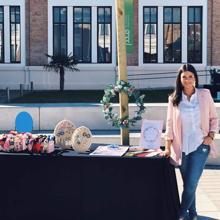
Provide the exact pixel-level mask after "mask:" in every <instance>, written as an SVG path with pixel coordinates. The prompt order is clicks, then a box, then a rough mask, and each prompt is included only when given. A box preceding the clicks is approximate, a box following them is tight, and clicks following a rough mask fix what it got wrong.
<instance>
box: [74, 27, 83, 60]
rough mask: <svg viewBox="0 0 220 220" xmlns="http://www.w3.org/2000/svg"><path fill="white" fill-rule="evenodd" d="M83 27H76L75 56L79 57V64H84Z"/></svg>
mask: <svg viewBox="0 0 220 220" xmlns="http://www.w3.org/2000/svg"><path fill="white" fill-rule="evenodd" d="M81 39H82V25H81V24H75V25H74V39H73V40H74V55H75V56H76V57H77V59H78V61H79V62H82V43H81Z"/></svg>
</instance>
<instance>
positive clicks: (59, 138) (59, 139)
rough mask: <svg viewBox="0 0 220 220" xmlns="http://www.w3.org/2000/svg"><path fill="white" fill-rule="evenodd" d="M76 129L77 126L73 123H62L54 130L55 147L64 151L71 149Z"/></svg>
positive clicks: (66, 121)
mask: <svg viewBox="0 0 220 220" xmlns="http://www.w3.org/2000/svg"><path fill="white" fill-rule="evenodd" d="M75 129H76V126H75V125H74V124H73V123H72V122H71V121H69V120H62V121H60V122H59V123H58V124H57V125H56V127H55V129H54V136H55V145H56V146H58V147H61V148H63V149H70V148H71V137H72V135H73V132H74V131H75Z"/></svg>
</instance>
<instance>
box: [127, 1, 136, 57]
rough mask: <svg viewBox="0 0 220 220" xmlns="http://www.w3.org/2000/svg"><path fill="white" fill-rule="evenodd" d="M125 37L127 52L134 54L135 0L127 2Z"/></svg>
mask: <svg viewBox="0 0 220 220" xmlns="http://www.w3.org/2000/svg"><path fill="white" fill-rule="evenodd" d="M125 36H126V51H127V53H132V52H133V46H134V3H133V0H125Z"/></svg>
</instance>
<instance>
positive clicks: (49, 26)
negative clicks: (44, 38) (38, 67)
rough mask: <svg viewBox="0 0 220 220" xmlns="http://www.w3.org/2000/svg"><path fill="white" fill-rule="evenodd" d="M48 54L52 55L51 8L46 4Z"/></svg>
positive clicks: (49, 4)
mask: <svg viewBox="0 0 220 220" xmlns="http://www.w3.org/2000/svg"><path fill="white" fill-rule="evenodd" d="M47 34H48V54H49V55H52V54H53V6H52V5H51V3H50V2H48V31H47Z"/></svg>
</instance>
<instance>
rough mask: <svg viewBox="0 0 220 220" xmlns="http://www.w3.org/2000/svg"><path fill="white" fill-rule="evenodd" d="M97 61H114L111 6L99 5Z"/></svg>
mask: <svg viewBox="0 0 220 220" xmlns="http://www.w3.org/2000/svg"><path fill="white" fill-rule="evenodd" d="M97 22H98V24H97V26H98V27H97V38H98V40H97V41H98V42H97V54H98V55H97V61H98V63H111V62H112V10H111V7H98V13H97Z"/></svg>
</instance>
